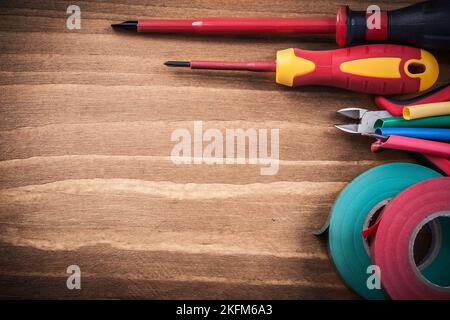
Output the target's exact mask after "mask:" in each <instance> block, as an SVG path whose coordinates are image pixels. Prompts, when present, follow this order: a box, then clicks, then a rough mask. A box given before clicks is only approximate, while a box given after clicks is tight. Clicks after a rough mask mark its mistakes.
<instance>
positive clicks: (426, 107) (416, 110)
mask: <svg viewBox="0 0 450 320" xmlns="http://www.w3.org/2000/svg"><path fill="white" fill-rule="evenodd" d="M448 114H450V101H446V102H436V103H428V104H420V105H417V106H409V107H405V108H403V118H405V119H406V120H413V119H420V118H426V117H434V116H444V115H448Z"/></svg>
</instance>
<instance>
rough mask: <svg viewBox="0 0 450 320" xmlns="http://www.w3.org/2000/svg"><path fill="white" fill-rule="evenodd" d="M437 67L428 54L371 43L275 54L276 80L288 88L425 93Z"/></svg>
mask: <svg viewBox="0 0 450 320" xmlns="http://www.w3.org/2000/svg"><path fill="white" fill-rule="evenodd" d="M438 75H439V66H438V63H437V61H436V59H435V58H434V57H433V55H432V54H431V53H429V52H428V51H425V50H422V49H417V48H413V47H407V46H400V45H390V44H373V45H363V46H356V47H349V48H345V49H336V50H327V51H308V50H301V49H286V50H281V51H278V52H277V60H276V81H277V83H279V84H283V85H287V86H290V87H297V86H304V85H323V86H332V87H338V88H343V89H347V90H352V91H356V92H363V93H370V94H380V95H391V94H405V93H416V92H420V91H424V90H427V89H428V88H430V87H431V86H433V84H434V83H435V82H436V80H437V78H438Z"/></svg>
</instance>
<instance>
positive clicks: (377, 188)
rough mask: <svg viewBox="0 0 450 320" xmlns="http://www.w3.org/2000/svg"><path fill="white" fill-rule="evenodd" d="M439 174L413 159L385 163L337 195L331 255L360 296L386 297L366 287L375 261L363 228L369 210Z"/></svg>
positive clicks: (331, 222)
mask: <svg viewBox="0 0 450 320" xmlns="http://www.w3.org/2000/svg"><path fill="white" fill-rule="evenodd" d="M440 176H441V175H440V174H439V173H437V172H436V171H434V170H431V169H428V168H426V167H423V166H420V165H417V164H413V163H389V164H384V165H381V166H378V167H375V168H372V169H370V170H368V171H366V172H364V173H363V174H361V175H360V176H358V177H357V178H356V179H355V180H353V181H352V182H351V183H350V184H349V185H348V186H347V187H346V188H345V189H344V190H343V191H342V192H341V194H340V195H339V196H338V198H337V199H336V202H335V203H334V205H333V208H332V210H331V214H330V218H329V229H328V245H329V252H330V256H331V259H332V260H333V263H334V265H335V266H336V269H337V270H338V272H339V274H340V276H341V277H342V278H343V280H344V281H345V282H346V283H347V285H348V286H350V287H351V288H352V289H353V290H354V291H355V292H356V293H358V294H359V295H360V296H361V297H363V298H366V299H378V300H381V299H385V298H386V295H385V294H384V292H383V291H382V290H379V289H373V290H370V289H369V288H368V287H367V279H368V277H369V276H370V274H367V268H368V267H369V266H370V265H372V262H371V259H370V257H369V254H368V251H369V250H368V248H367V247H366V246H365V241H364V239H363V237H362V235H361V231H362V230H363V229H364V227H365V225H366V224H367V219H368V216H369V214H370V212H374V208H376V207H377V206H379V205H381V204H383V203H385V202H386V200H388V199H390V198H393V197H395V196H396V195H397V194H399V193H400V192H402V191H403V190H405V189H406V188H408V187H410V186H412V185H414V184H416V183H418V182H420V181H423V180H427V179H431V178H435V177H440ZM366 226H367V225H366ZM433 265H434V263H433ZM431 266H432V265H430V266H429V267H431ZM426 271H427V270H424V272H426ZM432 273H433V271H432ZM431 276H432V275H431Z"/></svg>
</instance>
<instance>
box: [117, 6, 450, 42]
mask: <svg viewBox="0 0 450 320" xmlns="http://www.w3.org/2000/svg"><path fill="white" fill-rule="evenodd" d="M368 11H369V12H366V11H352V10H350V8H349V7H348V6H341V7H339V9H338V13H337V16H336V18H200V19H147V20H134V21H125V22H122V23H115V24H112V25H111V26H112V27H113V28H118V29H125V30H132V31H136V32H143V33H188V34H198V35H203V34H204V35H254V34H280V35H287V34H294V35H295V34H330V33H331V34H332V33H335V34H336V42H337V43H338V44H339V45H340V46H347V45H354V44H357V43H363V42H367V41H392V42H397V43H405V44H411V45H414V46H417V47H422V48H440V49H449V48H450V19H449V15H450V1H448V0H434V1H425V2H420V3H417V4H414V5H411V6H408V7H404V8H401V9H397V10H393V11H378V12H376V11H370V10H368ZM375 14H377V16H375Z"/></svg>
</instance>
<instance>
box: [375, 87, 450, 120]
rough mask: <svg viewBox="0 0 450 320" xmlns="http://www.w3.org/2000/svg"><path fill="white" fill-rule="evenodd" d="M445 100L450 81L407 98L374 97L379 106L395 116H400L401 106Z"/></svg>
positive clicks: (448, 94)
mask: <svg viewBox="0 0 450 320" xmlns="http://www.w3.org/2000/svg"><path fill="white" fill-rule="evenodd" d="M445 101H450V83H447V84H445V85H443V86H441V87H438V88H436V89H433V90H431V91H428V92H426V93H424V94H422V95H419V96H417V97H414V98H412V99H408V100H395V99H392V98H386V97H382V96H378V97H376V98H375V103H376V105H377V106H378V107H379V108H381V109H384V110H387V111H389V113H391V114H392V115H393V116H395V117H399V116H402V115H403V108H404V107H407V106H415V105H419V104H426V103H434V102H445Z"/></svg>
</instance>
